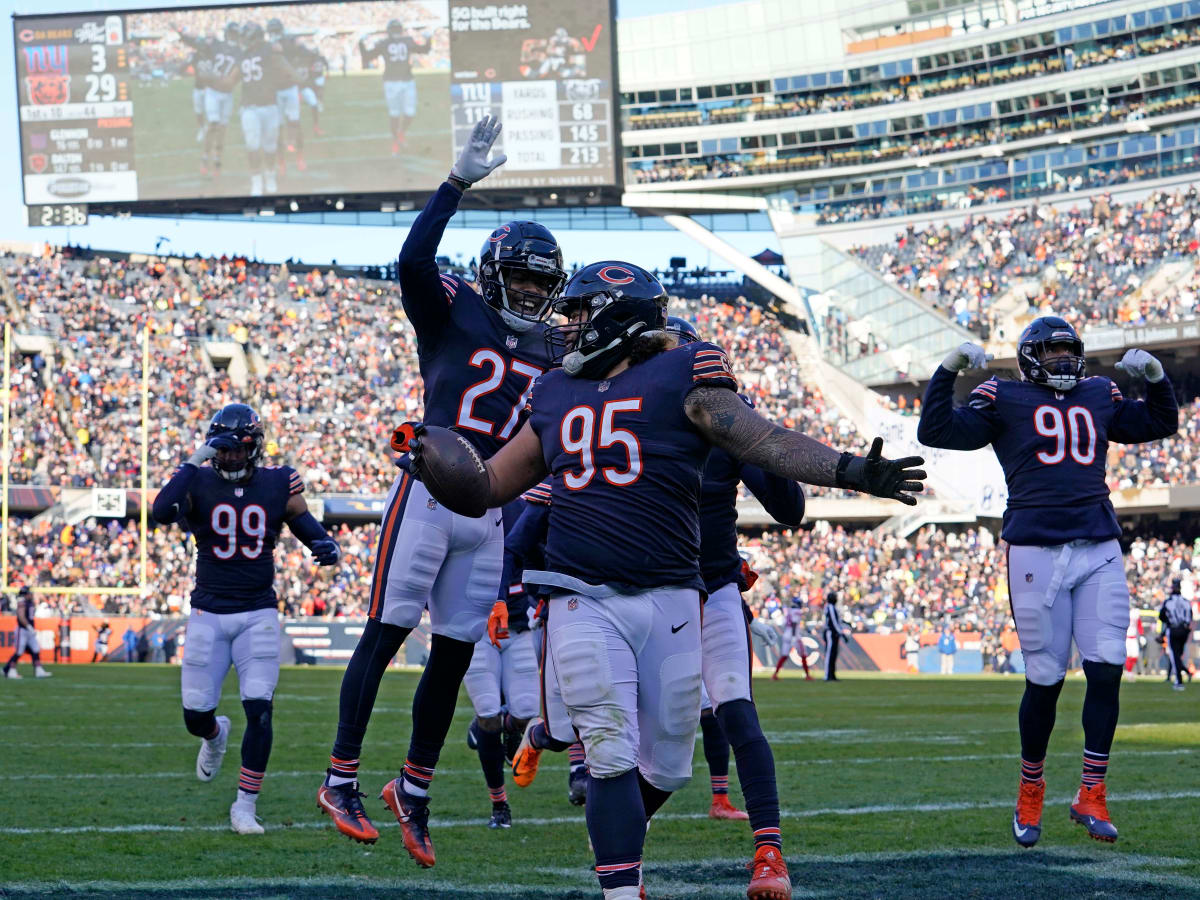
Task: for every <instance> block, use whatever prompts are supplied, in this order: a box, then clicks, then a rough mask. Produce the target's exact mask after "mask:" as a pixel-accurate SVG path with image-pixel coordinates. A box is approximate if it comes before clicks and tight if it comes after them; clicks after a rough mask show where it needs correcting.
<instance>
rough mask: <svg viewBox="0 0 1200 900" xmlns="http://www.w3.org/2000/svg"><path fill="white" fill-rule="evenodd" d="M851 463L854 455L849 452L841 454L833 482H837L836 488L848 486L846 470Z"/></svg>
mask: <svg viewBox="0 0 1200 900" xmlns="http://www.w3.org/2000/svg"><path fill="white" fill-rule="evenodd" d="M853 461H854V454H853V453H850V452H849V451H847V452H846V453H843V454H842V457H841V459H839V460H838V464H837V471H836V473H835V474H834V480H835V481H836V482H837V486H838V487H840V488H844V487H847V486H848V485H847V484H846V470H847V469H849V468H850V463H852V462H853Z"/></svg>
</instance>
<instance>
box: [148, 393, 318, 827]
mask: <svg viewBox="0 0 1200 900" xmlns="http://www.w3.org/2000/svg"><path fill="white" fill-rule="evenodd" d="M262 451H263V429H262V423H261V421H260V420H259V417H258V414H257V413H255V412H254V410H252V409H251V408H250V407H249V406H246V405H245V404H243V403H231V404H229V405H228V406H225V407H223V408H222V409H221V410H220V411H219V412H218V413H217V414H216V415H215V416H213V420H212V424H211V425H210V426H209V428H208V435H207V439H206V441H205V443H204V444H203V445H201V446H200V447H199V448H198V449H197V450H196V452H195V453H193V454H192V455H191V458H190V459H188V461H187V462H185V463H184V464H183V465H181V466H180V467H179V469H178V471H176V473H175V474H174V475H173V476H172V477H171V480H170V481H168V482H167V484H166V486H165V487H164V488H163V489H162V490H161V491H159V492H158V496H157V497H155V498H154V518H155V520H156V521H158V522H161V523H164V524H167V523H170V522H177V521H184V522H185V523H186V527H187V528H188V530H189V531H191V532H192V534H193V535H194V536H195V538H196V586H195V588H194V589H193V590H192V598H191V603H192V612H191V615H190V616H189V617H188V623H187V631H186V633H185V638H186V643H185V655H184V660H183V671H182V676H181V681H182V685H183V721H184V723H185V724H186V725H187V730H188V731H189V732H190V733H191V734H194V735H196V737H199V738H201V739H202V740H201V743H200V753H199V755H197V757H196V777H197V778H199V779H200V780H201V781H212V780H213V778H215V777H216V775H217V772H218V771H219V770H220V768H221V762H222V761H223V760H224V757H225V746H226V743H227V742H228V740H229V729H230V722H229V718H228V717H227V716H217V715H215V711H216V707H217V704H218V703H219V702H220V699H221V682H222V681H224V680H225V674H226V673H227V672H228V671H229V666H230V664H231V663H232V665H233V666H234V667H235V668H236V669H237V674H238V685H239V688H240V691H241V697H242V708H243V709H244V710H245V712H246V732H245V734H244V735H243V736H242V771H241V776H240V777H239V779H238V793H237V800H236V801H235V802H234V804H233V806H231V807H230V809H229V823H230V825H231V827H232V828H233V830H234V831H236V832H237V833H238V834H262V833H263V827H262V825H261V824H259V822H258V819H257V817H256V815H255V811H256V804H257V800H258V791H259V788H260V787H261V786H262V780H263V774H264V773H265V772H266V770H267V760H268V758H269V757H270V755H271V736H272V728H271V698H272V696H273V694H274V693H275V684H276V682H277V681H278V680H279V614H278V612H276V600H275V588H274V581H275V553H274V551H275V542H276V541H277V540H278V539H279V535H280V532H281V531H282V530H283V523H284V522H286V523H287V525H288V528H290V529H291V531H292V534H294V535H295V536H296V537H298V538H299V539H300V540H301V541H302V542H303V543H304V544H305V546H307V547H308V549H309V550H310V551H312V554H313V557H314V559H315V560H316V562H317V565H320V566H332V565H334V564H336V563H337V561H338V558H339V556H340V552H339V550H338V546H337V544H336V543H335V542H334V541H333V539H332V538H330V537H329V535H328V534H326V532H325V529H324V528H322V527H321V523H319V522H318V521H317V520H316V519H315V518H313V515H312V513H310V512H309V511H308V505H307V504H306V503H305V502H304V497H302V496H301V494H302V493H303V491H304V482H303V481H301V480H300V474H299V473H298V472H297V471H296V470H295V469H292V468H289V467H288V466H278V467H276V466H263V465H261V461H262ZM209 461H211V463H212V465H211V466H205V465H204V463H206V462H209Z"/></svg>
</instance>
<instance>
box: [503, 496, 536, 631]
mask: <svg viewBox="0 0 1200 900" xmlns="http://www.w3.org/2000/svg"><path fill="white" fill-rule="evenodd" d="M525 507H526V504H525V503H524V501H522V500H514V501H512V502H511V503H506V504H505V505H504V506H503V507H502V508H501V510H500V512H501V513H502V515H503V517H504V573H503V575H502V576H501V578H500V594H499V597H498V598H497V599H499V600H503V601H504V603H505V605H506V606H508V630H509V631H511V632H513V633H514V634H515V633H519V632H522V631H528V630H529V616H528V615H527V610H528V609H529V600H528V598H527V597H526V596H525V585H524V584H522V583H521V571H522V567H523V561H522V560H521V558H520V556H519V555H518V554H517V553H516V552H515V551H514V548H513V545H512V544H511V543H510V541H509V538H510V537H511V536H512V534H513V532H514V531H515V530H516V526H517V524H518V523H519V522H520V519H521V515H522V514H523V513H524V512H525Z"/></svg>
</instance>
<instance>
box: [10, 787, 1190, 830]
mask: <svg viewBox="0 0 1200 900" xmlns="http://www.w3.org/2000/svg"><path fill="white" fill-rule="evenodd" d="M1073 799H1074V796H1073V795H1063V796H1062V797H1057V798H1053V799H1047V801H1046V802H1047V803H1050V804H1054V805H1064V804H1068V803H1070V802H1071V801H1072V800H1073ZM1109 799H1110V800H1112V801H1113V802H1114V803H1122V802H1124V803H1134V802H1144V801H1157V800H1194V799H1200V790H1194V791H1140V792H1134V793H1129V794H1113V795H1112V796H1110V797H1109ZM1012 805H1013V800H1012V798H1011V797H1007V798H1005V799H1003V800H964V801H958V802H954V803H887V804H878V805H875V806H851V807H829V808H825V809H795V810H791V809H785V810H781V811H780V815H781V816H782V817H783V818H785V819H812V818H817V817H819V816H867V815H878V814H885V815H891V814H894V813H913V812H956V811H961V810H970V809H1003V808H1007V807H1010V806H1012ZM707 818H708V813H661V814H659V815H657V816H655V819H656V820H658V821H664V822H672V821H690V820H694V819H707ZM583 821H584V818H583V814H582V813H580V814H579V815H577V816H551V817H547V818H533V819H518V820H517V821H516V822H514V823H513V825H514V827H515V828H518V829H519V828H521V827H524V826H529V827H534V828H538V827H545V826H554V825H569V824H572V823H576V824H583ZM435 823H436V825H437V827H438V828H478V827H479V826H480V825H483V824H485V820H484V819H483V818H478V819H436V820H435ZM270 824H271V827H272V829H285V830H286V829H288V828H303V829H311V828H331V827H332V825H331V824H330V823H329V822H328V821H322V820H314V821H305V822H295V823H293V824H291V825H282V824H279V823H270ZM395 824H396V823H395V822H384V823H383V827H390V826H394V825H395ZM201 831H229V825H228V824H221V825H152V824H149V823H139V824H130V825H64V826H48V827H45V828H16V827H10V828H0V834H11V835H29V834H131V833H163V834H167V833H177V832H184V833H191V832H201Z"/></svg>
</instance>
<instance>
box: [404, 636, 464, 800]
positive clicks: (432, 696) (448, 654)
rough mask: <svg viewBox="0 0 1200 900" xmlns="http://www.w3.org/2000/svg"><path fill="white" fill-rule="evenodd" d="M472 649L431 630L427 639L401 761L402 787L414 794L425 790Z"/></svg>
mask: <svg viewBox="0 0 1200 900" xmlns="http://www.w3.org/2000/svg"><path fill="white" fill-rule="evenodd" d="M474 653H475V645H474V644H472V643H470V642H469V641H456V640H455V639H454V638H450V637H446V635H444V634H435V635H434V636H433V637H432V639H431V640H430V641H429V661H428V662H427V663H426V664H425V671H424V672H423V673H422V675H421V681H420V683H418V684H417V691H416V693H415V694H414V695H413V706H412V718H413V725H412V738H411V739H410V741H409V744H408V758H407V759H406V760H405V763H404V790H405V792H406V793H408V794H410V795H412V796H414V797H424V796H426V795H427V794H428V793H429V784H430V782H431V781H433V770H434V769H435V768H436V767H437V762H438V757H439V756H440V755H441V752H442V746H443V745H444V744H445V743H446V735H447V733H448V732H449V731H450V723H451V721H452V720H453V719H454V705H455V703H457V702H458V688H459V685H461V684H462V680H463V676H464V675H466V674H467V669H468V668H469V667H470V665H471V657H472V655H474Z"/></svg>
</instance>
